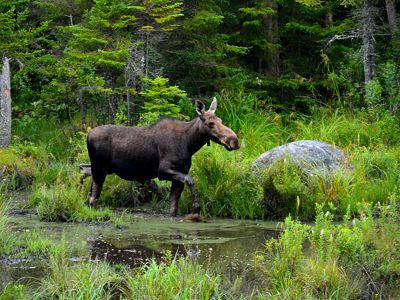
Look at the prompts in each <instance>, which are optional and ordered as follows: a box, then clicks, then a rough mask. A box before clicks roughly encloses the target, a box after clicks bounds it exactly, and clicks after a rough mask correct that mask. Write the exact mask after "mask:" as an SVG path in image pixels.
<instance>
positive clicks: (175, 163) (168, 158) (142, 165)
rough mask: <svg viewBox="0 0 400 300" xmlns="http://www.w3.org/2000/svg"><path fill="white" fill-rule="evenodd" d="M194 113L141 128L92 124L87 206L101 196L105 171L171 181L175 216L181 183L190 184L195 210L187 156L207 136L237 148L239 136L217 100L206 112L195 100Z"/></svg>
mask: <svg viewBox="0 0 400 300" xmlns="http://www.w3.org/2000/svg"><path fill="white" fill-rule="evenodd" d="M195 104H196V112H197V115H198V117H196V118H194V119H193V120H191V121H189V122H187V121H181V120H177V119H174V118H170V117H163V118H161V119H159V120H158V121H156V122H154V123H152V124H150V125H148V126H143V127H127V126H116V125H102V126H99V127H95V128H93V129H92V130H91V131H90V132H89V134H88V137H87V148H88V152H89V158H90V163H91V175H92V182H91V187H90V191H89V195H88V202H89V205H90V206H93V205H95V204H96V202H97V200H98V199H99V197H100V194H101V190H102V187H103V183H104V180H105V178H106V176H107V174H113V173H115V174H117V175H118V176H119V177H121V178H123V179H125V180H130V181H138V182H144V181H147V180H150V179H154V178H159V179H160V180H169V181H172V185H171V191H170V196H169V200H170V214H171V215H172V216H176V214H177V210H178V201H179V198H180V196H181V194H182V191H183V188H184V184H185V183H186V184H187V185H188V187H189V189H190V193H191V197H192V213H193V214H199V213H200V204H199V201H198V199H197V195H196V192H195V186H194V182H193V178H192V177H191V176H190V175H189V169H190V167H191V163H192V156H193V154H195V153H196V152H197V151H198V150H200V148H201V147H203V146H204V145H205V144H208V145H209V143H210V141H213V142H216V143H218V144H220V145H223V146H224V147H225V148H226V150H228V151H231V150H237V149H239V147H240V146H239V140H238V138H237V136H236V134H235V133H234V132H233V130H232V129H230V128H229V127H226V126H225V125H223V124H222V121H221V119H220V118H218V117H217V116H216V115H215V110H216V109H217V99H216V98H215V97H214V99H213V101H212V103H211V105H210V108H209V109H208V110H207V111H205V106H204V103H203V102H201V101H198V100H197V101H196V102H195Z"/></svg>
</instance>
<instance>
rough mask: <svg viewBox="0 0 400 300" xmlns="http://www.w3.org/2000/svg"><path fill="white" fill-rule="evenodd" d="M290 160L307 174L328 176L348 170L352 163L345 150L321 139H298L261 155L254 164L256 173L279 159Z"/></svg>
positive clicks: (253, 167) (253, 168)
mask: <svg viewBox="0 0 400 300" xmlns="http://www.w3.org/2000/svg"><path fill="white" fill-rule="evenodd" d="M281 159H283V160H290V162H292V163H294V164H296V165H297V166H299V167H300V168H301V170H302V171H303V172H304V173H305V174H309V175H311V174H312V175H321V176H327V175H329V174H332V173H336V172H338V171H345V170H348V168H349V166H350V164H349V160H348V157H347V155H346V154H345V153H344V152H343V150H341V149H339V148H337V147H336V146H334V145H330V144H327V143H324V142H321V141H313V140H310V141H307V140H305V141H296V142H292V143H289V144H285V145H282V146H278V147H275V148H273V149H271V150H269V151H267V152H265V153H263V154H261V156H259V157H258V158H257V159H256V161H255V162H254V163H253V165H252V167H251V168H252V170H253V171H254V172H255V173H258V172H259V171H261V170H263V169H267V168H268V167H270V166H271V165H273V164H274V162H276V161H278V160H281Z"/></svg>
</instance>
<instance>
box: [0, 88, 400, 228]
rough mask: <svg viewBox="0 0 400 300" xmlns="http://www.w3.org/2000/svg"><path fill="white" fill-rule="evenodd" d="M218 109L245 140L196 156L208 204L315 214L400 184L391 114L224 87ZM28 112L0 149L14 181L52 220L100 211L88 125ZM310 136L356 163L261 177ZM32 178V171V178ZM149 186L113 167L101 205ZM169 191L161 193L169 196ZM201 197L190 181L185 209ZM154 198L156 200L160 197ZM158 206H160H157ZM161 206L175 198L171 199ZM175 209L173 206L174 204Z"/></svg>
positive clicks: (222, 210)
mask: <svg viewBox="0 0 400 300" xmlns="http://www.w3.org/2000/svg"><path fill="white" fill-rule="evenodd" d="M217 98H218V100H219V101H218V103H219V104H218V109H217V115H218V116H220V117H221V118H222V120H223V122H224V123H225V124H226V125H227V126H229V127H231V128H232V129H233V130H234V131H235V132H237V134H238V136H239V139H240V144H241V148H240V149H239V150H238V151H233V152H227V151H225V149H224V148H223V147H221V146H219V145H216V144H212V146H211V147H206V146H205V147H203V148H202V149H201V150H200V151H199V152H198V153H196V154H195V156H194V157H193V164H192V169H191V174H192V175H193V177H194V180H195V184H196V188H197V191H198V193H199V197H200V201H201V205H202V213H203V214H206V215H211V216H227V217H228V216H229V217H234V218H250V219H261V218H264V217H268V218H280V219H283V218H284V217H285V216H286V215H287V214H288V213H291V214H292V215H296V216H298V217H300V218H302V219H305V220H310V219H312V218H313V217H314V215H315V203H320V204H324V205H328V204H329V203H330V204H331V205H334V206H335V207H336V208H337V214H338V215H343V214H344V213H345V211H346V209H347V206H348V205H349V204H350V205H351V207H356V206H357V203H364V202H367V203H372V204H375V203H377V202H384V201H387V199H388V197H389V195H390V194H391V193H393V192H396V191H397V190H399V176H398V174H399V173H400V172H399V171H400V167H399V166H400V164H399V160H398V157H400V156H399V154H400V148H399V147H398V146H397V145H398V144H399V143H400V122H399V119H398V117H396V116H391V115H389V114H383V113H380V114H374V115H371V113H369V112H364V111H358V112H346V111H343V110H332V109H324V108H315V109H312V112H311V114H310V115H308V116H305V115H302V114H299V113H295V112H290V111H283V112H281V113H277V112H275V111H274V110H273V108H271V107H269V106H268V105H267V104H263V103H262V102H260V100H259V99H258V98H257V97H256V96H255V95H253V94H246V93H244V92H238V93H236V94H233V93H228V92H224V93H222V94H221V95H218V96H217ZM37 121H38V122H37V123H35V125H36V126H32V124H33V123H32V122H33V121H32V120H30V119H26V120H25V119H21V120H18V121H17V122H16V131H15V139H14V142H13V145H12V146H11V147H10V148H9V149H6V150H0V170H1V169H2V168H3V167H5V170H6V174H7V176H6V177H4V178H7V179H4V178H3V182H4V184H6V185H7V190H15V189H21V188H25V189H26V188H28V189H29V188H31V189H32V192H33V193H32V201H31V205H32V206H33V207H38V208H39V212H40V217H41V218H42V219H43V220H57V219H58V220H61V219H68V220H71V221H72V220H78V219H82V218H83V219H85V217H84V215H85V214H88V215H87V218H86V219H93V218H94V219H96V218H97V217H95V216H93V215H94V213H93V212H92V211H91V210H90V209H87V208H86V207H85V205H84V203H85V201H86V196H87V192H88V190H89V181H90V180H89V179H87V180H85V182H84V184H83V186H81V185H80V175H79V171H78V170H79V169H78V166H79V164H80V163H88V162H89V159H88V155H87V151H86V142H85V139H86V135H87V132H84V131H77V128H78V127H77V126H76V127H74V126H73V125H63V124H57V126H51V125H50V123H51V122H53V121H54V120H44V119H41V120H37ZM304 139H314V140H321V141H324V142H327V143H330V144H333V145H336V146H338V147H341V148H342V149H343V150H344V151H345V152H347V154H348V156H349V157H350V160H351V161H352V166H353V168H352V171H351V172H348V173H345V172H343V173H340V174H332V176H331V177H330V178H328V179H326V178H320V177H318V176H317V177H312V178H309V177H306V176H304V174H302V172H301V170H298V169H296V168H293V167H290V166H283V165H279V164H277V165H276V166H275V168H271V169H270V170H267V171H266V172H267V175H266V177H267V178H268V179H269V180H268V181H266V180H265V177H261V178H258V177H257V176H255V175H254V174H253V173H252V172H251V171H250V168H251V165H252V163H253V162H254V161H255V160H256V159H257V157H258V156H259V155H261V154H262V153H263V152H265V151H268V150H270V149H272V148H274V147H276V146H279V145H282V144H285V143H288V142H292V141H296V140H304ZM24 178H27V179H28V180H25V179H24ZM271 182H272V183H273V184H274V189H275V191H276V192H277V197H276V200H277V207H278V208H279V211H278V213H276V212H274V213H271V212H270V211H269V208H268V206H266V205H265V204H266V201H265V194H264V190H265V189H266V187H268V185H269V184H271ZM144 194H145V193H143V192H142V191H141V188H140V187H139V186H137V185H136V184H132V183H129V182H126V181H123V180H121V179H119V178H117V177H116V176H108V177H107V180H106V183H105V184H104V188H103V192H102V197H101V200H100V204H102V205H105V206H108V207H120V206H128V205H131V204H137V203H139V202H140V201H139V200H140V199H141V198H143V195H144ZM167 194H168V193H164V194H163V195H161V198H162V199H166V198H168V195H167ZM190 202H191V200H190V196H189V193H188V191H187V190H186V188H185V192H184V196H183V199H182V201H181V202H180V210H179V211H180V213H181V214H185V213H187V212H189V211H190V208H191V203H190ZM152 203H156V201H153V202H152ZM153 207H154V205H153ZM160 207H168V205H165V203H162V204H161V205H160ZM166 211H167V209H166Z"/></svg>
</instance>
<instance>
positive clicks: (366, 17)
mask: <svg viewBox="0 0 400 300" xmlns="http://www.w3.org/2000/svg"><path fill="white" fill-rule="evenodd" d="M374 12H375V7H374V6H373V4H372V1H371V0H364V1H363V4H362V8H361V26H362V43H363V64H364V83H365V84H367V83H368V81H370V80H371V79H373V78H374V77H375V39H374V30H375V13H374Z"/></svg>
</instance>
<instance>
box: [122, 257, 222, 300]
mask: <svg viewBox="0 0 400 300" xmlns="http://www.w3.org/2000/svg"><path fill="white" fill-rule="evenodd" d="M135 273H136V276H129V277H127V278H128V279H127V281H128V287H129V289H130V292H131V295H132V297H133V299H142V298H146V299H173V298H177V299H189V298H190V299H210V298H212V297H216V298H217V299H219V298H220V297H218V296H219V295H220V292H219V289H218V288H219V284H220V282H221V278H220V277H219V276H212V275H211V274H208V273H207V272H206V271H205V270H204V268H202V267H201V265H199V264H197V263H191V262H190V261H189V260H187V259H185V258H179V259H178V258H176V259H172V255H171V253H169V254H168V253H167V255H166V259H165V261H164V262H161V263H159V264H157V263H156V262H155V261H152V262H150V264H149V265H148V266H144V267H143V268H141V269H140V270H138V271H136V272H135Z"/></svg>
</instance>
